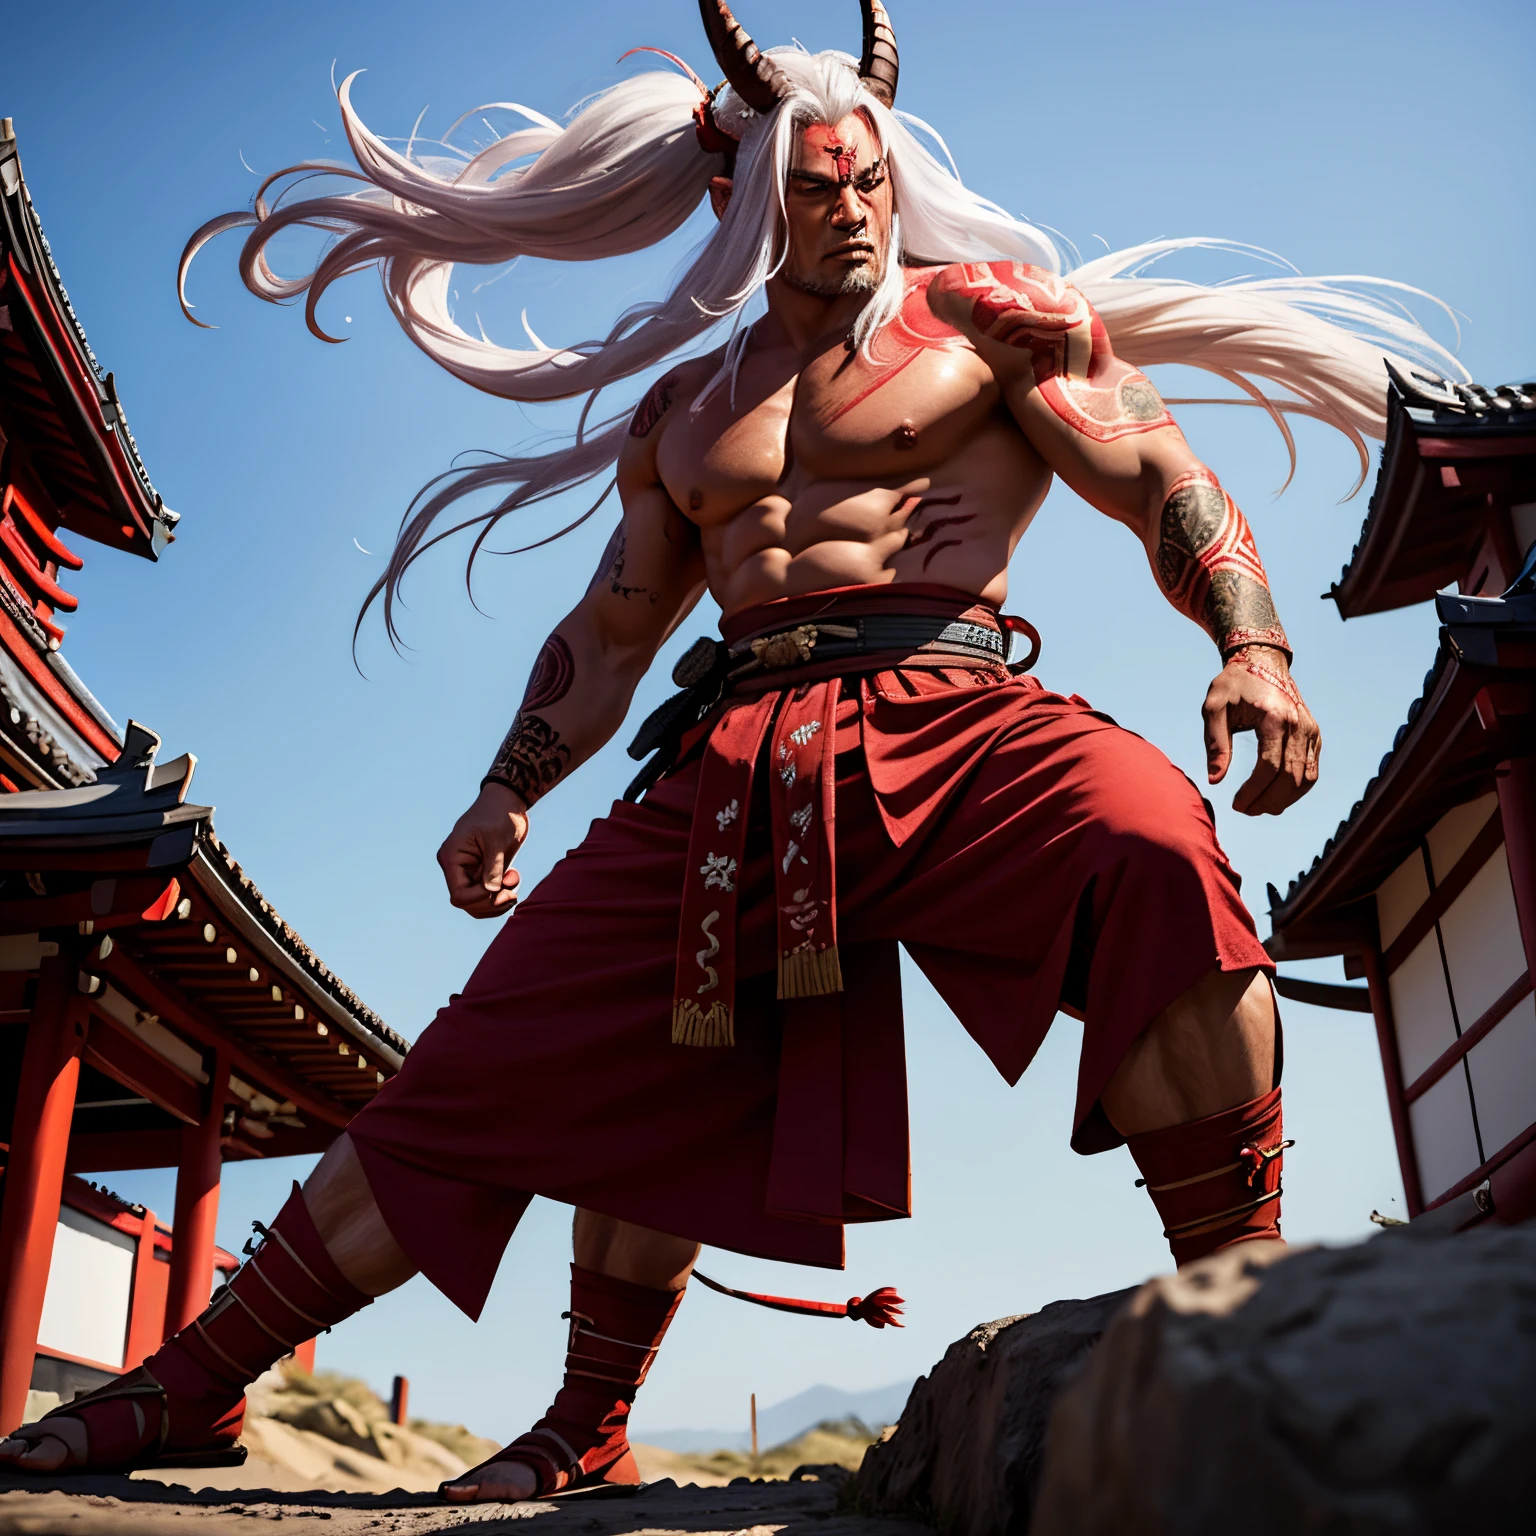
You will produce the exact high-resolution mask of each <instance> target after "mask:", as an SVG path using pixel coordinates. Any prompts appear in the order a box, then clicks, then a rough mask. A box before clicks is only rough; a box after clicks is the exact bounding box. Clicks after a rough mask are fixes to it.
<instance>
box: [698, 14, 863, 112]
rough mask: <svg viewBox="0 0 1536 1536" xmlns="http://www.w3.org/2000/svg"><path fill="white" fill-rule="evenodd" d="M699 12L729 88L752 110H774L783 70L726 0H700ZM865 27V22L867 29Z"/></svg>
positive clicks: (784, 86) (782, 84) (783, 83)
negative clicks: (769, 56)
mask: <svg viewBox="0 0 1536 1536" xmlns="http://www.w3.org/2000/svg"><path fill="white" fill-rule="evenodd" d="M882 14H883V13H882ZM699 16H700V19H701V20H702V21H703V23H704V32H705V35H706V36H707V37H708V38H709V46H710V47H711V48H713V49H714V50H715V62H716V63H717V64H719V66H720V69H721V72H722V73H723V74H724V75H725V78H726V81H727V82H728V83H729V85H730V87H731V89H732V90H734V91H735V92H736V94H737V95H738V96H740V97H741V99H742V100H743V101H744V102H746V104H747V105H748V106H749V107H751V108H752V110H753V111H754V112H758V113H762V114H765V115H766V114H767V113H769V112H771V111H773V109H774V106H775V105H776V104H777V102H778V100H779V98H780V97H781V96H783V94H784V92H785V90H786V89H787V86H788V82H787V81H786V80H785V79H784V76H783V74H782V73H780V71H779V70H777V69H775V68H774V66H773V64H772V63H771V62H770V61H769V59H768V57H767V55H766V54H764V53H763V52H762V51H761V50H760V49H759V48H758V46H757V44H756V43H754V42H753V41H752V39H751V38H750V37H748V36H747V33H746V29H745V28H744V27H743V26H742V25H741V23H740V22H739V21H737V20H736V18H735V17H734V16H733V15H731V8H730V6H728V5H727V4H726V3H725V0H699ZM868 27H869V23H868V22H866V23H865V30H866V31H867V30H868ZM893 57H894V53H893Z"/></svg>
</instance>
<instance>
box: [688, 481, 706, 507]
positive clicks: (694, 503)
mask: <svg viewBox="0 0 1536 1536" xmlns="http://www.w3.org/2000/svg"><path fill="white" fill-rule="evenodd" d="M703 505H704V492H703V491H701V490H700V489H699V488H698V487H697V486H695V487H694V488H693V489H692V490H691V491H689V492H688V510H689V511H690V512H697V511H698V510H699V508H700V507H702V506H703Z"/></svg>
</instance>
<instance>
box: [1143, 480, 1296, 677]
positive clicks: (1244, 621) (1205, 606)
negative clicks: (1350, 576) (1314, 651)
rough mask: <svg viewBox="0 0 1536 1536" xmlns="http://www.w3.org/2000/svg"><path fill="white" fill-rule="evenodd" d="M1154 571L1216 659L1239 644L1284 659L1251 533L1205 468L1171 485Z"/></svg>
mask: <svg viewBox="0 0 1536 1536" xmlns="http://www.w3.org/2000/svg"><path fill="white" fill-rule="evenodd" d="M1153 565H1154V566H1155V568H1156V570H1157V579H1158V581H1159V582H1161V584H1162V588H1163V591H1164V592H1166V593H1167V595H1168V601H1169V602H1171V603H1172V604H1173V606H1174V607H1175V608H1177V609H1178V610H1179V611H1180V612H1181V613H1185V614H1188V615H1189V617H1190V618H1192V619H1193V620H1194V621H1195V622H1196V623H1197V624H1199V625H1201V626H1202V627H1203V628H1204V629H1205V631H1206V632H1207V633H1208V634H1209V635H1210V637H1211V638H1212V639H1213V640H1214V641H1215V642H1216V644H1217V646H1218V647H1219V648H1220V650H1221V653H1222V655H1223V656H1230V655H1231V653H1232V652H1233V651H1235V650H1237V649H1238V648H1239V647H1240V646H1244V645H1272V646H1274V647H1275V648H1276V649H1277V650H1282V651H1284V652H1285V653H1286V654H1287V655H1289V654H1290V649H1291V643H1290V641H1289V640H1287V639H1286V636H1285V631H1284V629H1282V628H1281V627H1280V619H1279V616H1278V615H1277V614H1276V612H1275V605H1274V602H1273V601H1272V600H1271V598H1270V595H1269V578H1268V577H1267V576H1266V575H1265V574H1264V562H1263V561H1262V560H1260V559H1259V551H1258V549H1257V547H1256V546H1255V544H1254V542H1253V530H1252V529H1251V528H1249V526H1248V520H1247V519H1246V518H1245V517H1244V516H1243V514H1242V513H1241V512H1239V511H1238V509H1237V504H1236V503H1235V502H1234V501H1233V500H1232V498H1231V497H1230V496H1228V495H1227V493H1226V492H1225V491H1224V490H1222V488H1221V484H1220V482H1219V481H1218V480H1217V479H1216V477H1215V475H1213V474H1212V473H1211V472H1210V470H1208V469H1192V470H1190V471H1189V473H1188V474H1185V475H1181V476H1180V477H1179V478H1178V479H1177V480H1176V481H1174V483H1173V488H1172V489H1171V490H1170V491H1169V492H1168V497H1167V500H1165V501H1164V502H1163V512H1162V518H1161V522H1160V524H1159V528H1158V542H1157V552H1156V554H1155V555H1154V556H1153Z"/></svg>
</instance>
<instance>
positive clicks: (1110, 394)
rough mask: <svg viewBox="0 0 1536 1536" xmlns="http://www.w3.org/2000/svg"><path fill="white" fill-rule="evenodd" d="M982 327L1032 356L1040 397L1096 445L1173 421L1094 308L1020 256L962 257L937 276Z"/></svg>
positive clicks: (974, 323)
mask: <svg viewBox="0 0 1536 1536" xmlns="http://www.w3.org/2000/svg"><path fill="white" fill-rule="evenodd" d="M937 282H938V283H939V284H940V285H941V291H942V292H945V293H948V294H951V295H954V296H956V297H959V298H962V299H965V300H968V301H969V302H970V305H971V324H972V326H973V327H974V328H975V330H976V331H977V332H979V333H980V334H981V335H983V336H985V337H987V338H988V339H989V340H992V341H995V342H999V343H1001V344H1002V345H1003V346H1008V347H1018V348H1020V349H1021V350H1023V351H1026V352H1028V353H1029V354H1030V360H1031V365H1032V368H1033V371H1034V380H1035V387H1036V388H1037V389H1038V390H1039V392H1040V397H1041V399H1042V400H1044V401H1045V403H1046V404H1047V405H1048V406H1049V407H1050V408H1051V409H1052V410H1053V411H1054V412H1055V413H1056V415H1058V416H1059V417H1060V418H1061V419H1062V420H1063V421H1064V422H1066V423H1067V425H1068V426H1070V427H1072V428H1074V429H1075V430H1076V431H1078V432H1081V433H1082V434H1083V436H1084V437H1087V438H1091V439H1092V440H1093V441H1094V442H1096V443H1109V442H1113V441H1115V439H1116V438H1121V437H1129V436H1130V435H1131V434H1133V433H1136V432H1152V431H1155V430H1156V429H1157V428H1159V427H1171V426H1173V425H1174V420H1173V417H1172V416H1170V415H1169V414H1168V408H1167V406H1165V405H1164V404H1163V401H1162V397H1161V396H1160V395H1159V394H1158V392H1157V390H1156V389H1154V388H1153V387H1152V381H1151V380H1150V379H1149V378H1148V377H1147V376H1146V374H1144V373H1143V372H1142V371H1141V370H1140V369H1139V368H1133V367H1131V365H1130V364H1129V363H1126V362H1122V361H1121V360H1120V359H1119V358H1118V357H1116V356H1115V353H1114V348H1113V347H1111V345H1110V342H1109V332H1108V331H1106V330H1105V328H1104V322H1103V321H1102V320H1101V319H1100V318H1099V317H1098V315H1097V314H1096V313H1095V311H1094V308H1093V306H1092V305H1091V304H1090V303H1089V302H1088V300H1087V299H1085V298H1084V297H1083V295H1082V294H1081V293H1079V292H1078V291H1077V289H1076V288H1074V287H1073V286H1072V285H1071V284H1070V283H1068V282H1067V281H1066V280H1065V279H1064V278H1061V277H1058V276H1057V275H1056V274H1055V273H1054V272H1047V271H1045V270H1044V269H1043V268H1041V267H1031V266H1026V265H1024V264H1023V263H1021V262H1014V261H988V262H963V263H960V264H958V265H956V266H952V267H948V268H946V269H945V270H944V271H943V272H942V273H941V274H940V276H939V278H938V279H937Z"/></svg>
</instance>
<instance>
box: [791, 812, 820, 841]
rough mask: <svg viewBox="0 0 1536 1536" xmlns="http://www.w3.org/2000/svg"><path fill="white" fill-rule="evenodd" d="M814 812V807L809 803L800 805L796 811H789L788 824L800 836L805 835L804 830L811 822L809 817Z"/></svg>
mask: <svg viewBox="0 0 1536 1536" xmlns="http://www.w3.org/2000/svg"><path fill="white" fill-rule="evenodd" d="M815 814H816V807H815V806H814V805H811V804H806V805H802V806H801V807H800V809H799V810H798V811H791V812H790V813H789V824H790V825H791V826H792V827H793V828H794V829H795V831H797V832H798V833H799V834H800V836H801V837H804V836H805V830H806V828H807V827H809V826H810V824H811V817H812V816H814V815H815Z"/></svg>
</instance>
